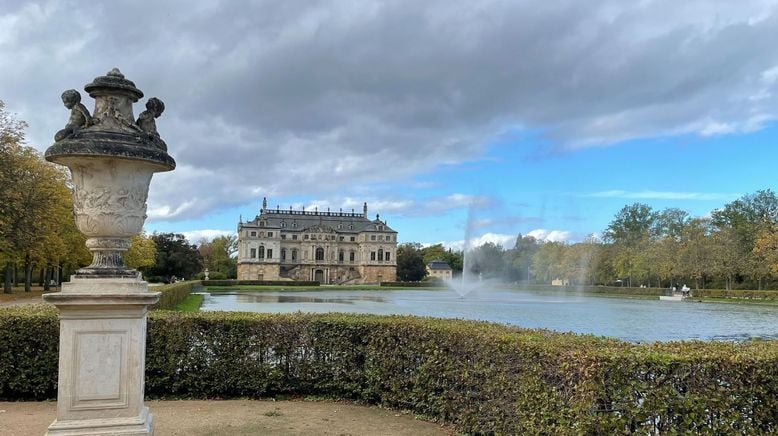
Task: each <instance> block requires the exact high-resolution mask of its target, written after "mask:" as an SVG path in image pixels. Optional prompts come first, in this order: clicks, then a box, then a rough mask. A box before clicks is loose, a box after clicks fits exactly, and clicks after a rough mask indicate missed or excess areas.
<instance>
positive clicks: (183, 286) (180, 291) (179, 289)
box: [149, 281, 202, 310]
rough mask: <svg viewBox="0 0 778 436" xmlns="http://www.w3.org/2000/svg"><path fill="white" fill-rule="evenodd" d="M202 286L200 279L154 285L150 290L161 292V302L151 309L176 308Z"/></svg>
mask: <svg viewBox="0 0 778 436" xmlns="http://www.w3.org/2000/svg"><path fill="white" fill-rule="evenodd" d="M201 288H202V285H201V284H200V282H199V281H188V282H178V283H171V284H169V285H163V286H154V287H152V288H150V289H149V290H150V291H151V292H160V293H161V294H160V296H159V302H157V304H154V305H152V306H151V307H150V309H151V310H158V309H163V310H175V308H176V306H178V305H179V303H181V302H182V301H184V300H186V297H188V296H189V294H191V293H192V292H196V291H198V290H199V289H201Z"/></svg>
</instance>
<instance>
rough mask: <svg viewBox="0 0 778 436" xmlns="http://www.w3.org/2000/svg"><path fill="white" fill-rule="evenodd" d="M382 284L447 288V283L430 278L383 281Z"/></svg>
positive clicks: (400, 286)
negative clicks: (419, 280)
mask: <svg viewBox="0 0 778 436" xmlns="http://www.w3.org/2000/svg"><path fill="white" fill-rule="evenodd" d="M381 286H382V287H391V288H445V287H446V284H445V283H443V282H440V281H433V280H430V281H427V282H381Z"/></svg>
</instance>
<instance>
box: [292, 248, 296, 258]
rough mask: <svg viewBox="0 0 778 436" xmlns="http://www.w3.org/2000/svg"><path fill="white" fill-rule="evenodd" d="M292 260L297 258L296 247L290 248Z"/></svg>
mask: <svg viewBox="0 0 778 436" xmlns="http://www.w3.org/2000/svg"><path fill="white" fill-rule="evenodd" d="M292 260H297V249H296V248H292Z"/></svg>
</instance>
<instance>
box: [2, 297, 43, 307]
mask: <svg viewBox="0 0 778 436" xmlns="http://www.w3.org/2000/svg"><path fill="white" fill-rule="evenodd" d="M35 303H43V298H41V297H35V298H20V299H18V300H11V301H0V307H8V306H20V305H22V304H35Z"/></svg>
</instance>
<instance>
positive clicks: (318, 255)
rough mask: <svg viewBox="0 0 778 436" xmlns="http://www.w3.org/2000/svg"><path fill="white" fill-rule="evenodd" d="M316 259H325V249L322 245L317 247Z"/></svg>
mask: <svg viewBox="0 0 778 436" xmlns="http://www.w3.org/2000/svg"><path fill="white" fill-rule="evenodd" d="M316 260H324V249H323V248H321V247H319V248H317V249H316Z"/></svg>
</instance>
